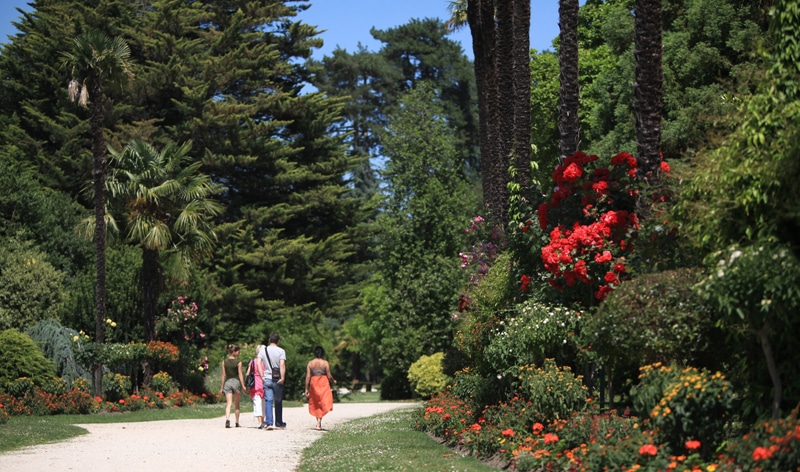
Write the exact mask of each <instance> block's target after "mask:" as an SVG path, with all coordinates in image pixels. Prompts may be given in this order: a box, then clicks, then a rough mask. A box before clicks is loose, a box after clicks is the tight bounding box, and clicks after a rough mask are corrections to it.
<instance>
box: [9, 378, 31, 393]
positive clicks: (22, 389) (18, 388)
mask: <svg viewBox="0 0 800 472" xmlns="http://www.w3.org/2000/svg"><path fill="white" fill-rule="evenodd" d="M34 388H36V386H35V385H34V383H33V380H32V379H29V378H28V377H20V378H18V379H16V380H12V381H11V382H9V383H8V384H7V386H6V391H7V392H8V393H9V394H10V395H12V396H13V397H14V398H25V396H26V395H32V394H33V390H34Z"/></svg>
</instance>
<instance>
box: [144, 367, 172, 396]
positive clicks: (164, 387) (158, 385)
mask: <svg viewBox="0 0 800 472" xmlns="http://www.w3.org/2000/svg"><path fill="white" fill-rule="evenodd" d="M150 388H152V389H153V391H154V392H160V393H162V394H164V395H169V394H170V393H172V392H175V391H176V390H178V386H177V385H176V384H175V381H174V380H172V377H171V376H170V375H169V374H168V373H166V372H159V373H157V374H156V375H154V376H153V380H152V382H151V383H150Z"/></svg>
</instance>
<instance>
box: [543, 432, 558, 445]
mask: <svg viewBox="0 0 800 472" xmlns="http://www.w3.org/2000/svg"><path fill="white" fill-rule="evenodd" d="M557 442H558V436H556V435H555V434H553V433H547V434H545V435H544V443H545V444H553V443H557Z"/></svg>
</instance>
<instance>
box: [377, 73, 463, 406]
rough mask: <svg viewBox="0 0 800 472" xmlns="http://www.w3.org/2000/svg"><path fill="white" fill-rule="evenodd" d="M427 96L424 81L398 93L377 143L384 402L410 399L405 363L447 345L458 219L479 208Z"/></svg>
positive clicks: (440, 114)
mask: <svg viewBox="0 0 800 472" xmlns="http://www.w3.org/2000/svg"><path fill="white" fill-rule="evenodd" d="M433 97H434V89H433V87H432V86H431V85H429V84H426V83H420V84H418V85H417V87H416V88H415V89H413V90H411V91H409V92H408V93H407V94H406V95H404V97H403V99H402V100H401V107H402V112H398V113H397V114H395V115H392V117H391V120H390V125H389V128H388V131H387V133H386V135H385V137H384V139H383V143H384V151H385V154H386V155H387V157H389V158H390V160H389V161H387V164H386V170H385V176H386V182H387V187H386V192H387V198H386V201H385V207H384V209H385V211H384V212H383V213H382V215H381V217H380V218H379V223H380V227H381V229H382V239H381V244H380V246H379V249H378V254H379V258H378V264H377V270H378V271H380V274H381V278H382V281H383V282H384V283H386V284H387V286H388V290H387V294H388V298H389V307H388V308H389V309H388V310H387V311H386V312H385V313H382V314H381V321H380V326H381V332H382V334H385V335H384V336H383V337H382V341H381V348H380V362H381V365H382V367H383V374H384V377H383V379H382V380H381V395H382V397H383V398H407V397H409V396H410V394H411V389H410V386H409V384H408V378H407V371H408V367H409V366H410V365H411V363H412V362H414V361H415V360H417V359H418V358H419V357H420V356H421V355H430V354H433V353H434V352H440V351H442V352H443V351H444V350H445V349H446V348H447V346H448V345H449V344H450V343H451V341H452V332H453V321H452V319H451V313H452V309H453V307H454V306H455V305H456V302H457V297H458V291H459V289H460V288H461V287H462V284H463V276H462V274H461V272H460V270H459V268H458V262H457V258H456V255H457V254H458V252H459V251H460V250H462V248H463V247H464V242H465V234H464V232H463V229H462V228H463V225H464V222H465V221H468V220H469V219H470V218H471V217H473V215H475V211H476V209H477V204H478V202H477V201H476V197H475V196H474V193H472V192H471V184H470V182H469V179H468V177H467V176H466V174H465V168H464V163H463V158H462V155H461V154H460V153H459V151H458V149H457V148H456V147H455V144H456V142H455V139H454V137H453V136H452V134H451V132H450V130H451V128H450V124H449V123H448V122H447V121H446V115H445V113H444V110H443V108H442V107H441V104H439V102H437V101H435V100H434V99H433ZM422 176H425V177H424V178H423V177H422Z"/></svg>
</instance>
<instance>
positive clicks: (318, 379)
mask: <svg viewBox="0 0 800 472" xmlns="http://www.w3.org/2000/svg"><path fill="white" fill-rule="evenodd" d="M324 358H325V350H324V349H322V346H317V347H315V348H314V358H313V359H311V360H310V361H308V364H307V365H306V393H305V394H306V396H307V397H308V412H309V413H311V416H313V417H314V418H316V419H317V427H316V429H317V431H319V430H321V429H322V417H323V416H325V415H326V414H327V413H328V412H329V411H331V410H333V392H331V384H330V383H331V382H333V383H334V384H335V383H336V379H334V378H333V375H331V366H330V365H329V364H328V361H326V360H325V359H324Z"/></svg>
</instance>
